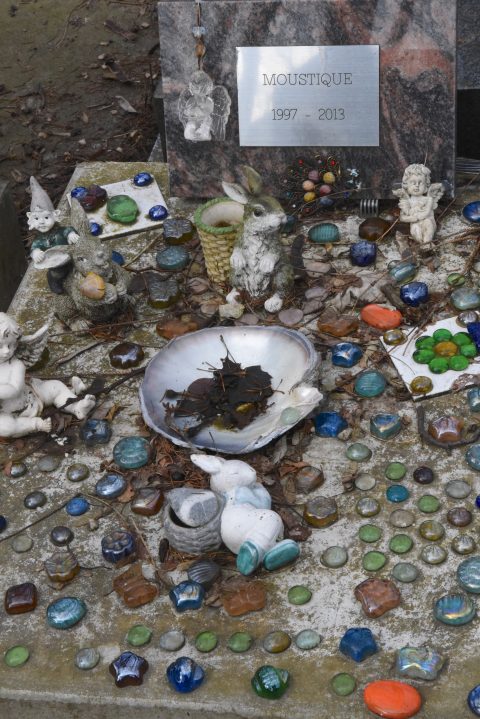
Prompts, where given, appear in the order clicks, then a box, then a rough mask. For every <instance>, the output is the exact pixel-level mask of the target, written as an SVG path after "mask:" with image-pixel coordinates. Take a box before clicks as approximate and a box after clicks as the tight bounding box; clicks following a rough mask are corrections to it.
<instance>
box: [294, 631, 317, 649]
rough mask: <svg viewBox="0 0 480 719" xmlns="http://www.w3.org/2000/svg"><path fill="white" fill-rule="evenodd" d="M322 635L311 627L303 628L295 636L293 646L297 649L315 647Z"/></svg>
mask: <svg viewBox="0 0 480 719" xmlns="http://www.w3.org/2000/svg"><path fill="white" fill-rule="evenodd" d="M321 641H322V637H321V636H320V634H319V633H318V632H316V631H315V630H313V629H303V630H302V631H301V632H299V633H298V634H297V636H296V637H295V646H297V647H298V648H299V649H307V650H308V649H315V647H318V645H319V644H320V642H321Z"/></svg>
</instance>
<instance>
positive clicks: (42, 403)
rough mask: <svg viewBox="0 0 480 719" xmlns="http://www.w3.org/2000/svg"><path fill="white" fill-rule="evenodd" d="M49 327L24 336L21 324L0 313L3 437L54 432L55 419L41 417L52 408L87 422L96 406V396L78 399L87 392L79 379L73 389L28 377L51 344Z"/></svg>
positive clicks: (0, 419)
mask: <svg viewBox="0 0 480 719" xmlns="http://www.w3.org/2000/svg"><path fill="white" fill-rule="evenodd" d="M48 327H49V325H48V324H46V325H44V326H43V327H42V328H41V329H39V330H38V331H37V332H35V333H34V334H33V335H23V332H22V329H21V327H20V325H18V323H17V322H15V320H14V319H12V318H11V317H9V316H8V315H7V314H5V312H0V437H24V436H25V435H27V434H31V433H33V432H50V430H51V428H52V420H51V419H42V418H41V416H40V415H41V413H42V410H43V408H44V407H47V406H49V405H54V406H55V407H57V408H58V409H62V410H63V411H64V412H68V413H69V414H73V415H74V416H75V417H76V418H77V419H85V418H86V417H87V415H88V413H89V412H90V411H91V410H92V409H93V407H94V406H95V397H94V396H93V395H88V394H87V395H85V397H84V398H83V399H78V395H79V394H80V393H81V392H84V391H85V389H86V385H85V384H84V383H83V382H82V380H81V379H80V378H79V377H72V389H69V388H68V387H67V386H66V385H65V384H64V383H63V382H60V381H59V380H41V379H35V378H34V377H31V378H29V377H26V370H27V368H28V367H31V366H32V365H34V364H35V363H36V362H37V360H38V359H39V358H40V356H41V354H42V352H43V350H44V348H45V345H46V344H47V339H48ZM72 400H76V401H72Z"/></svg>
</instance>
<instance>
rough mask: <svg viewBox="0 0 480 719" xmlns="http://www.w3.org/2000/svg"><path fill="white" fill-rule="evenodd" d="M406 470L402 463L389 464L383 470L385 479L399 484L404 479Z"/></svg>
mask: <svg viewBox="0 0 480 719" xmlns="http://www.w3.org/2000/svg"><path fill="white" fill-rule="evenodd" d="M406 473H407V468H406V467H405V465H404V464H403V463H402V462H390V464H389V465H388V467H387V469H386V470H385V477H386V478H387V479H390V480H391V481H392V482H399V481H400V480H401V479H403V478H404V477H405V475H406Z"/></svg>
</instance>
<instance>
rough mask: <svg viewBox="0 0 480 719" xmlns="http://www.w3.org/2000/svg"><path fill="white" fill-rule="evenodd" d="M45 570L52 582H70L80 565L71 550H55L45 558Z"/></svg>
mask: <svg viewBox="0 0 480 719" xmlns="http://www.w3.org/2000/svg"><path fill="white" fill-rule="evenodd" d="M44 566H45V571H46V572H47V575H48V578H49V579H50V580H51V581H52V582H62V583H63V582H70V581H71V580H72V579H73V578H74V577H76V575H77V574H78V573H79V571H80V565H79V563H78V560H77V558H76V557H75V555H74V554H72V552H55V554H52V556H51V557H49V558H48V559H46V560H45V565H44Z"/></svg>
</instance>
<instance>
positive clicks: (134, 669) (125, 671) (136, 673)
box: [109, 652, 148, 688]
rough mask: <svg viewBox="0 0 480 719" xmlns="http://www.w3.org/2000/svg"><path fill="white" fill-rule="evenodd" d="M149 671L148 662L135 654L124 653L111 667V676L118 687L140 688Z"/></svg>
mask: <svg viewBox="0 0 480 719" xmlns="http://www.w3.org/2000/svg"><path fill="white" fill-rule="evenodd" d="M147 669H148V662H147V660H146V659H144V658H143V657H139V656H138V654H135V653H134V652H123V654H120V656H118V657H117V658H116V659H114V660H113V662H112V663H111V664H110V666H109V671H110V674H111V675H112V676H113V677H114V679H115V684H116V685H117V687H120V688H122V687H132V686H138V685H139V684H141V683H142V682H143V675H144V674H145V672H146V671H147Z"/></svg>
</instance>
